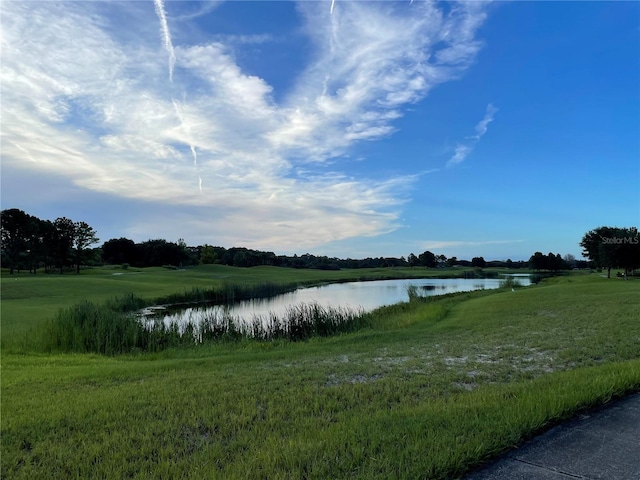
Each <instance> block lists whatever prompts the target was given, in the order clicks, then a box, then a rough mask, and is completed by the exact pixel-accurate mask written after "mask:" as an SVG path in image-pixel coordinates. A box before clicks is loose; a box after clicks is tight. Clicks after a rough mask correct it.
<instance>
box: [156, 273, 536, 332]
mask: <svg viewBox="0 0 640 480" xmlns="http://www.w3.org/2000/svg"><path fill="white" fill-rule="evenodd" d="M502 282H504V279H502V280H501V279H497V278H479V279H467V278H445V279H442V278H428V279H407V280H377V281H370V282H349V283H334V284H330V285H323V286H320V287H311V288H300V289H298V290H296V291H294V292H290V293H285V294H283V295H278V296H276V297H272V298H265V299H256V300H246V301H243V302H240V303H237V304H234V305H230V306H221V305H216V306H211V305H207V306H198V307H192V308H185V309H180V310H173V309H170V310H167V311H165V312H162V313H160V312H158V314H156V315H154V316H156V318H158V317H164V322H165V323H167V324H169V323H173V322H176V323H178V324H183V323H186V322H188V321H191V322H194V321H196V322H197V321H198V319H199V318H205V317H212V316H219V317H222V316H223V315H230V316H232V317H233V318H236V319H244V320H247V321H250V320H252V319H253V318H255V317H267V316H269V315H273V314H275V315H276V316H278V317H281V316H283V315H284V314H285V312H286V310H287V309H288V308H290V307H291V306H293V305H299V304H301V303H304V304H309V303H317V304H318V305H320V306H322V307H332V308H348V309H353V310H364V311H367V312H368V311H371V310H375V309H376V308H379V307H382V306H385V305H392V304H395V303H400V302H407V301H409V294H408V292H407V288H408V287H409V286H410V285H414V286H415V287H416V288H417V291H418V294H419V295H421V296H430V295H444V294H447V293H455V292H468V291H472V290H481V289H487V290H488V289H494V288H498V287H499V286H500V284H501V283H502ZM517 282H518V283H519V284H520V285H522V286H527V285H529V284H530V281H529V277H528V276H518V278H517Z"/></svg>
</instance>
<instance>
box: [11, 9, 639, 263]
mask: <svg viewBox="0 0 640 480" xmlns="http://www.w3.org/2000/svg"><path fill="white" fill-rule="evenodd" d="M0 9H1V14H2V17H1V26H2V32H1V33H0V36H1V41H2V50H1V56H2V57H1V65H0V75H1V77H0V81H1V92H0V93H1V95H2V97H1V108H2V112H1V113H2V116H1V119H0V121H1V133H2V136H1V141H2V143H1V149H2V150H1V160H2V172H1V173H2V198H1V200H2V208H3V209H4V208H21V209H23V210H25V211H27V212H28V213H30V214H32V215H36V216H38V217H40V218H49V219H55V218H56V217H59V216H66V217H69V218H71V219H73V220H75V221H80V220H82V221H86V222H88V223H89V224H90V225H92V226H93V227H94V228H95V229H96V230H97V232H98V236H99V237H100V239H101V242H102V241H106V240H108V239H110V238H118V237H122V236H124V237H127V238H131V239H134V240H136V241H144V240H147V239H151V238H165V239H167V240H171V241H177V240H178V239H179V238H184V239H185V241H186V242H187V244H189V245H198V244H204V243H208V244H213V245H221V246H224V247H232V246H246V247H249V248H255V249H259V250H269V251H274V252H276V253H277V254H293V253H298V254H302V253H306V252H309V253H313V254H316V255H329V256H338V257H342V258H346V257H352V258H362V257H367V256H407V255H408V254H409V253H412V252H413V253H415V254H419V253H421V252H423V251H425V250H431V251H433V252H434V253H436V254H445V255H447V256H457V257H458V258H467V259H470V258H471V257H473V256H484V257H485V258H486V259H507V258H511V259H513V260H519V259H528V258H529V256H531V254H533V253H534V252H535V251H542V252H544V253H547V252H549V251H552V252H554V253H561V254H562V255H564V254H567V253H570V254H573V255H575V256H576V257H580V247H579V246H578V243H579V241H580V239H581V237H582V235H583V234H584V233H585V232H586V231H588V230H590V229H592V228H595V227H598V226H601V225H615V226H638V224H639V223H640V221H639V220H640V4H639V3H638V2H519V1H516V2H479V1H474V2H461V3H454V2H437V3H431V2H428V3H425V2H421V1H418V0H415V1H413V2H411V1H404V2H390V1H383V2H375V1H360V2H351V1H341V0H335V1H333V2H332V1H330V0H328V1H323V2H311V1H304V2H297V3H296V2H288V1H279V2H271V1H262V2H246V1H230V2H189V1H161V0H156V1H155V2H144V1H135V2H99V1H91V2H89V1H82V2H55V3H54V2H31V1H18V2H11V1H3V2H2V3H1V4H0Z"/></svg>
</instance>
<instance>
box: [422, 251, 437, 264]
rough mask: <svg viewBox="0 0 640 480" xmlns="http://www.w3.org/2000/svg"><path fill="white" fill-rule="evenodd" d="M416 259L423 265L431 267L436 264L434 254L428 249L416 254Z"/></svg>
mask: <svg viewBox="0 0 640 480" xmlns="http://www.w3.org/2000/svg"><path fill="white" fill-rule="evenodd" d="M418 260H420V265H422V266H423V267H427V268H433V267H435V266H436V256H435V254H433V253H432V252H430V251H428V250H427V251H426V252H423V253H421V254H420V255H418Z"/></svg>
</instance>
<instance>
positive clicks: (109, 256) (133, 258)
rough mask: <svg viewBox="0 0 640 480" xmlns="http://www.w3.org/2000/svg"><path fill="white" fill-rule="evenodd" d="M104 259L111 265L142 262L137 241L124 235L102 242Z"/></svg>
mask: <svg viewBox="0 0 640 480" xmlns="http://www.w3.org/2000/svg"><path fill="white" fill-rule="evenodd" d="M102 259H103V261H104V262H105V263H108V264H110V265H121V264H124V263H127V264H130V265H134V264H138V263H140V261H139V259H138V247H137V246H136V243H135V242H134V241H133V240H130V239H128V238H124V237H121V238H112V239H111V240H107V241H106V242H104V243H103V244H102Z"/></svg>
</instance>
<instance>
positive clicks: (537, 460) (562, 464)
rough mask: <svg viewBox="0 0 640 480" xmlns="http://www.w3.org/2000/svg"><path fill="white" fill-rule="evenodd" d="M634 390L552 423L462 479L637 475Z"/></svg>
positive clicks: (638, 420)
mask: <svg viewBox="0 0 640 480" xmlns="http://www.w3.org/2000/svg"><path fill="white" fill-rule="evenodd" d="M639 458H640V392H635V393H631V394H629V395H627V396H625V397H623V398H621V399H619V400H614V401H612V402H609V403H606V404H604V405H602V406H600V407H597V408H595V409H593V410H589V411H587V412H583V413H580V414H578V415H577V417H575V418H574V419H572V420H568V421H566V422H564V423H560V424H559V425H557V426H555V427H552V428H551V429H549V430H548V431H546V432H545V433H542V434H540V435H538V436H536V437H534V438H533V439H531V440H529V441H527V442H525V443H524V444H523V445H521V446H520V447H517V448H513V449H511V450H509V451H507V452H506V453H505V454H503V455H502V456H499V457H498V458H497V459H495V460H493V461H490V463H488V464H486V465H484V466H480V467H479V468H478V469H476V470H473V471H471V472H470V473H469V474H467V476H465V477H462V478H464V479H465V480H560V479H585V480H586V479H588V480H596V479H598V480H600V479H602V480H640V461H638V460H637V459H639Z"/></svg>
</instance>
